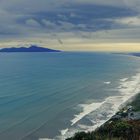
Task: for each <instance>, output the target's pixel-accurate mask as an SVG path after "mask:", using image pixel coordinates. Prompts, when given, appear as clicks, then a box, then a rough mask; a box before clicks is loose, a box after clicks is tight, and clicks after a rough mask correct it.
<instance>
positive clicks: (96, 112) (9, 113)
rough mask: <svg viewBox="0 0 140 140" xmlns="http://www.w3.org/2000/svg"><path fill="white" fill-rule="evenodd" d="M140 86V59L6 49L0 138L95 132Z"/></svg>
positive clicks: (0, 68)
mask: <svg viewBox="0 0 140 140" xmlns="http://www.w3.org/2000/svg"><path fill="white" fill-rule="evenodd" d="M139 85H140V58H139V57H133V56H128V55H119V54H109V53H76V52H75V53H74V52H69V53H66V52H61V53H0V139H1V140H39V139H41V138H50V139H64V138H66V137H68V136H71V135H72V134H74V133H75V132H77V131H83V130H84V131H85V130H86V131H90V130H94V129H95V128H96V127H97V126H99V125H101V124H102V123H104V122H105V121H106V120H107V119H109V118H110V117H111V116H112V115H113V114H114V113H115V112H116V111H117V109H118V107H119V106H120V105H121V104H122V103H124V102H125V101H127V100H128V99H129V98H130V97H132V96H134V95H135V94H136V93H138V92H139V90H140V89H139V88H140V86H139Z"/></svg>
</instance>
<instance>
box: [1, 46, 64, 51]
mask: <svg viewBox="0 0 140 140" xmlns="http://www.w3.org/2000/svg"><path fill="white" fill-rule="evenodd" d="M0 52H61V51H60V50H53V49H48V48H43V47H39V46H36V45H31V46H30V47H28V48H27V47H19V48H15V47H12V48H3V49H0Z"/></svg>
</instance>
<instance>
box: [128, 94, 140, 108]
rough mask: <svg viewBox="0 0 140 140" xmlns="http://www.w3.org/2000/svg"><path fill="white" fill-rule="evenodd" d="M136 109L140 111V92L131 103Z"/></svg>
mask: <svg viewBox="0 0 140 140" xmlns="http://www.w3.org/2000/svg"><path fill="white" fill-rule="evenodd" d="M130 105H131V106H133V108H134V110H135V111H140V94H138V95H137V96H136V97H135V99H134V100H133V101H132V102H131V103H130Z"/></svg>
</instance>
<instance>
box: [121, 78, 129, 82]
mask: <svg viewBox="0 0 140 140" xmlns="http://www.w3.org/2000/svg"><path fill="white" fill-rule="evenodd" d="M127 80H128V78H122V79H120V81H121V82H125V81H127Z"/></svg>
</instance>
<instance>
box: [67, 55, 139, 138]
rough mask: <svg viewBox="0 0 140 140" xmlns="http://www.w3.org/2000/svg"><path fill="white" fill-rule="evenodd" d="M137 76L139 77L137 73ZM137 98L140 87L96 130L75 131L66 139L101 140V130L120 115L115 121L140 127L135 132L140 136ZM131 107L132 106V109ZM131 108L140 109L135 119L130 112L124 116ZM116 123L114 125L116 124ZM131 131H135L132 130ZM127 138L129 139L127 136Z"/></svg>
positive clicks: (124, 79) (133, 110) (133, 111)
mask: <svg viewBox="0 0 140 140" xmlns="http://www.w3.org/2000/svg"><path fill="white" fill-rule="evenodd" d="M132 56H135V55H132ZM135 57H138V56H135ZM135 77H137V75H136V76H135ZM127 80H128V79H127V78H123V79H122V80H121V79H120V81H121V82H125V81H127ZM130 85H131V84H130ZM136 85H137V84H136ZM137 87H138V85H137ZM123 92H124V91H123ZM137 97H139V98H137ZM137 99H138V100H139V101H140V92H139V89H138V90H137V89H136V93H134V94H133V95H128V96H127V99H125V100H124V101H123V102H122V104H121V105H120V106H119V107H118V111H116V112H115V113H114V115H111V116H110V118H109V119H108V120H106V121H104V122H102V123H101V124H98V125H97V126H96V128H95V129H94V130H92V131H82V132H78V133H75V134H74V135H73V136H72V137H68V138H66V139H65V140H79V138H80V139H87V140H92V139H95V140H100V139H101V138H99V135H102V132H100V130H103V129H104V128H105V129H106V127H108V125H110V122H111V123H112V122H114V118H115V121H116V118H117V117H118V118H117V122H115V123H116V124H120V123H122V125H126V126H127V125H128V126H131V129H134V128H135V127H138V130H136V131H138V133H137V134H135V135H137V137H138V138H140V136H139V134H140V103H139V104H138V102H137V103H136V101H137ZM136 105H138V109H139V110H138V109H135V106H136ZM129 107H131V109H132V110H131V109H130V108H129ZM129 109H130V110H131V111H132V114H135V112H136V110H138V111H139V112H138V113H136V114H137V117H138V118H137V119H134V118H133V117H132V116H131V115H130V114H129V116H127V115H126V116H125V117H124V116H123V112H122V111H125V113H126V112H127V111H129ZM120 112H121V113H122V114H121V113H120ZM119 113H120V114H121V115H122V116H121V115H120V116H118V114H119ZM127 113H128V112H127ZM130 113H131V112H130ZM131 117H132V118H131ZM123 123H124V124H123ZM116 124H114V125H116ZM137 125H138V126H137ZM128 126H127V127H128ZM112 129H113V128H112ZM126 130H127V129H126ZM123 131H125V130H123ZM127 131H128V130H127ZM124 133H125V132H124ZM131 133H134V132H131ZM94 135H98V138H97V137H94ZM108 135H109V134H108ZM89 137H90V138H89ZM93 137H94V138H93ZM100 137H101V136H100ZM117 138H118V139H119V138H120V137H119V136H118V137H115V140H117ZM102 139H103V138H102ZM104 139H106V140H107V139H110V138H109V137H108V138H104ZM113 140H114V139H113ZM122 140H123V139H122ZM125 140H127V138H126V139H125ZM134 140H138V139H136V138H134Z"/></svg>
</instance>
